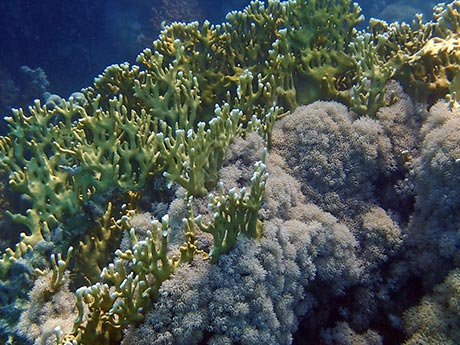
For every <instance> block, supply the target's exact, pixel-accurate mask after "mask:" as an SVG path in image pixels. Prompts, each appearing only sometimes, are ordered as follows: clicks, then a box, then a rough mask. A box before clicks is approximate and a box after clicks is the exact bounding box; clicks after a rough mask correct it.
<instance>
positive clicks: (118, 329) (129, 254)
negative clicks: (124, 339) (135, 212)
mask: <svg viewBox="0 0 460 345" xmlns="http://www.w3.org/2000/svg"><path fill="white" fill-rule="evenodd" d="M122 221H123V222H124V223H125V226H129V217H128V216H124V217H123V219H122ZM185 223H186V222H184V226H185V230H186V242H185V243H184V244H183V246H182V247H181V248H180V249H179V251H178V252H177V253H171V251H170V249H169V248H168V232H169V217H168V216H167V215H166V216H164V217H163V218H162V220H161V222H159V221H157V220H155V221H153V222H152V228H151V230H150V231H149V232H148V233H147V237H146V238H144V239H142V238H138V237H137V236H136V233H135V230H134V229H131V230H130V239H131V243H132V245H131V248H130V249H128V250H126V251H121V250H117V251H116V252H115V260H114V261H113V263H111V264H109V265H108V266H107V267H105V268H104V269H103V270H102V272H101V274H100V279H101V282H97V283H95V284H94V285H92V286H83V287H81V288H79V289H78V290H77V292H76V294H77V306H78V310H79V316H78V318H77V320H76V321H75V327H74V330H73V332H72V334H69V335H67V337H66V339H73V340H75V341H76V342H78V343H81V344H93V343H98V344H112V343H113V342H114V341H115V342H116V341H119V340H120V339H121V335H122V329H123V328H124V327H126V326H127V325H129V324H132V323H135V322H139V321H141V320H142V319H143V317H144V314H145V311H146V310H147V309H148V308H150V307H151V304H152V301H153V300H155V299H157V298H158V290H159V288H160V286H161V284H162V283H163V281H164V280H166V279H168V278H169V277H170V276H171V274H172V273H173V272H174V270H175V269H176V267H177V266H178V265H179V264H180V263H182V262H185V261H189V260H191V259H192V258H193V256H194V253H195V251H196V246H195V239H194V232H193V228H191V227H190V226H186V225H187V224H185Z"/></svg>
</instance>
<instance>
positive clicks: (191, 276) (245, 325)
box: [0, 0, 460, 344]
mask: <svg viewBox="0 0 460 345" xmlns="http://www.w3.org/2000/svg"><path fill="white" fill-rule="evenodd" d="M459 10H460V2H459V1H453V2H451V3H449V4H440V5H438V6H437V7H435V9H434V19H433V21H430V22H426V23H424V22H422V20H421V18H420V17H416V18H415V19H414V21H413V22H412V23H411V24H405V23H392V24H388V23H385V22H383V21H379V20H371V21H370V22H369V26H368V28H367V29H366V30H363V31H358V30H357V27H358V25H359V24H360V23H361V22H362V21H363V18H362V15H361V11H360V8H359V6H358V5H357V4H352V3H351V1H350V0H341V1H335V0H334V1H318V0H310V1H305V0H295V1H288V2H279V1H270V2H268V4H264V3H262V2H259V1H254V2H251V4H250V5H249V6H248V7H247V8H246V9H245V10H244V11H233V12H230V13H229V14H228V15H227V17H226V22H224V23H222V24H220V25H212V24H211V23H209V22H207V21H205V22H204V23H202V24H200V23H198V22H192V23H190V24H183V23H177V22H174V23H172V24H171V25H169V26H166V27H165V28H164V29H163V30H162V32H161V33H160V35H159V38H158V39H157V40H155V41H154V42H153V44H152V46H151V47H150V48H146V49H145V50H144V51H143V52H142V53H141V54H139V56H138V59H137V63H138V65H130V64H128V63H124V64H120V65H112V66H109V67H107V68H106V70H105V71H104V72H103V73H102V74H101V75H100V76H98V78H96V79H95V81H94V84H93V85H92V86H89V87H88V88H86V89H83V90H82V91H81V93H75V94H73V95H72V96H71V97H70V98H69V99H68V100H65V99H60V98H59V97H55V96H49V97H48V99H47V102H46V104H44V105H43V104H42V103H41V102H40V101H38V100H37V101H35V103H34V105H33V106H31V107H29V108H28V109H27V110H23V109H17V110H14V111H13V114H12V115H11V116H9V117H7V118H6V121H7V123H8V126H9V132H8V133H7V134H6V135H5V136H2V137H0V168H1V170H2V173H3V174H5V175H7V176H8V185H7V187H6V189H7V190H6V193H5V194H6V195H8V194H11V195H13V196H14V197H17V198H18V199H21V200H22V205H21V207H15V206H11V208H10V209H7V210H6V212H5V214H6V216H8V217H10V219H11V221H12V222H15V223H16V224H17V225H18V229H16V230H15V233H14V236H11V234H9V235H2V238H3V237H4V238H9V240H10V241H12V239H11V237H15V238H16V241H15V242H14V243H15V245H12V246H11V247H10V248H7V249H5V250H4V251H3V252H2V257H1V259H0V279H1V280H2V285H1V287H2V288H3V289H4V290H5V291H6V292H7V294H6V297H5V301H4V302H3V304H2V308H3V309H4V310H6V313H5V314H3V313H2V319H1V320H2V329H1V332H2V333H1V334H0V340H1V341H3V342H6V341H10V342H12V341H23V342H27V341H29V342H30V341H31V340H34V341H35V340H36V341H37V342H47V341H53V340H52V339H55V340H57V342H58V343H63V344H69V343H70V344H92V343H97V344H116V343H120V342H124V343H125V344H129V343H143V342H145V341H148V342H149V343H150V342H154V343H164V342H167V343H176V344H198V343H203V342H206V343H210V344H222V343H241V344H260V343H262V342H267V343H276V344H290V343H293V342H296V341H299V340H298V339H302V338H307V339H311V340H312V341H313V342H320V341H324V342H329V343H334V342H337V341H343V342H344V343H346V342H361V343H379V342H384V343H398V342H402V341H403V340H404V327H408V328H409V331H408V332H407V333H406V334H407V335H408V336H412V334H413V333H414V332H413V331H412V330H413V329H414V327H412V326H411V325H410V323H408V322H407V321H402V318H403V316H402V315H403V313H404V310H405V309H408V308H410V307H413V306H415V305H416V304H417V303H418V300H419V299H420V298H422V297H423V296H424V295H426V294H427V293H429V292H430V289H431V288H432V287H433V286H435V284H439V283H440V282H441V281H442V280H443V279H444V278H445V277H446V276H447V274H449V272H451V271H453V270H454V269H456V268H458V265H459V257H458V242H459V239H458V224H459V212H457V211H458V204H459V202H458V201H459V200H458V198H459V195H460V194H459V190H458V187H457V186H459V185H460V184H459V183H458V178H459V171H458V169H459V168H458V167H459V160H460V157H459V152H458V151H459V149H458V148H459V147H460V143H459V142H458V141H459V140H458V139H459V136H458V133H459V131H460V128H459V122H458V119H459V114H458V109H459V105H458V102H457V101H456V97H457V95H456V86H455V85H456V83H457V82H458V73H460V72H459V71H460V64H459V61H458V60H459V58H460V56H459V54H458V49H456V47H457V41H458V35H459V32H460V14H459ZM447 62H448V63H447ZM427 66H432V70H430V71H429V73H426V70H425V69H424V68H426V67H427ZM29 72H30V71H29ZM398 82H399V84H398ZM438 100H439V101H438ZM436 101H438V102H437V103H435V102H436ZM302 104H305V105H302ZM414 104H416V106H414ZM433 104H434V105H433ZM299 105H300V106H299ZM429 107H431V108H429ZM5 207H6V205H5ZM149 222H150V224H149ZM18 233H20V235H19V234H18ZM17 234H18V235H17ZM16 235H17V236H16ZM73 248H75V250H74V249H73ZM59 253H67V256H66V259H65V260H64V259H63V258H62V255H61V254H59ZM48 257H51V260H48ZM47 269H48V270H49V271H48V270H47ZM66 270H68V271H69V272H70V273H69V274H67V273H65V272H66ZM46 272H51V273H46ZM43 274H44V276H43ZM13 284H16V285H17V286H18V287H19V288H18V289H17V291H15V290H14V289H13ZM32 286H34V287H33V288H32ZM73 291H75V292H73ZM439 291H441V293H443V292H445V290H443V289H442V288H440V290H439ZM29 292H30V294H29V295H28V293H29ZM409 292H410V293H411V294H410V293H409ZM27 295H28V296H29V298H28V300H27V297H26V296H27ZM73 301H75V302H73ZM73 303H75V304H73ZM71 304H73V306H70V305H71ZM409 310H413V309H409ZM408 313H410V311H409V312H408ZM446 313H447V312H446ZM20 314H21V316H19V315H20ZM75 315H76V319H75V320H74V321H73V325H72V326H70V325H69V324H70V319H72V318H73V317H74V316H75ZM56 326H59V327H56ZM29 328H30V329H31V332H30V333H28V332H27V329H29ZM436 332H438V331H436ZM440 332H442V330H439V333H440ZM51 333H53V334H51ZM146 334H148V335H149V339H146V336H145V335H146ZM449 336H452V335H449ZM449 336H447V337H449ZM53 337H54V338H53ZM337 339H342V340H337Z"/></svg>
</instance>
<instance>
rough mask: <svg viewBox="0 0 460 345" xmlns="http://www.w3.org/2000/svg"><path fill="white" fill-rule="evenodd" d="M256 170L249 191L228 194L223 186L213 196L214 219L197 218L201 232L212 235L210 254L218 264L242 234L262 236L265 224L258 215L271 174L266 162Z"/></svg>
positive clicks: (233, 190) (210, 201)
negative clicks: (204, 220)
mask: <svg viewBox="0 0 460 345" xmlns="http://www.w3.org/2000/svg"><path fill="white" fill-rule="evenodd" d="M254 168H255V171H254V175H253V176H252V178H251V186H250V188H249V189H246V188H245V187H243V188H241V189H236V188H232V189H230V190H229V191H228V192H225V190H224V186H223V184H222V183H220V184H219V185H218V189H217V193H216V194H214V193H211V194H210V195H209V199H210V200H209V208H210V209H211V210H212V212H213V213H214V214H213V219H212V220H211V221H210V222H209V223H207V224H205V223H204V222H203V221H202V218H201V216H198V217H196V218H195V219H194V222H195V224H196V225H197V226H198V228H199V229H200V230H201V231H204V232H207V233H210V234H211V235H212V236H213V238H214V244H213V247H212V249H211V251H210V253H209V256H210V257H211V258H212V260H213V261H217V259H218V257H219V255H221V254H224V253H226V252H228V251H229V250H230V249H231V248H233V246H234V245H235V242H236V239H237V238H238V236H239V235H240V234H244V235H246V236H248V237H251V238H260V236H261V235H262V227H263V224H262V222H261V221H260V220H259V219H258V212H259V209H260V207H261V205H262V202H263V198H264V193H265V183H266V181H267V177H268V174H267V173H266V166H265V164H264V163H263V161H259V162H257V163H256V164H255V167H254Z"/></svg>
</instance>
